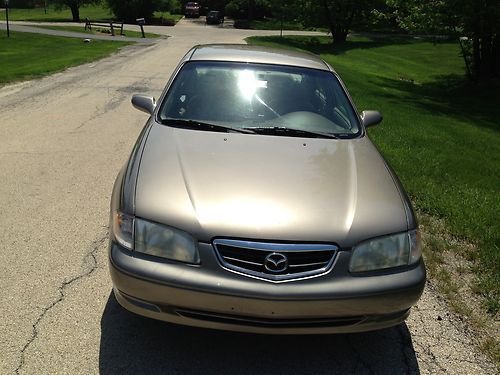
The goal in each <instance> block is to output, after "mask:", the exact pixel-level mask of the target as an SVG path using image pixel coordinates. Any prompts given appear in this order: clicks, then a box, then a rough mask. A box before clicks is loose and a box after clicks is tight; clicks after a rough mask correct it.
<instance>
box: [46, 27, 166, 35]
mask: <svg viewBox="0 0 500 375" xmlns="http://www.w3.org/2000/svg"><path fill="white" fill-rule="evenodd" d="M37 27H40V28H42V29H50V30H64V31H73V32H77V33H85V34H97V35H99V34H102V33H101V32H99V31H98V30H102V31H104V33H105V34H108V33H106V31H109V27H98V26H92V30H85V28H84V26H83V25H82V26H37ZM146 27H147V26H146ZM137 28H138V29H139V26H137ZM123 34H124V36H127V37H131V38H142V34H141V32H140V31H130V30H123ZM109 35H110V36H111V32H110V33H109ZM115 35H116V36H119V35H120V30H119V29H115ZM144 35H146V38H160V37H163V36H164V35H160V34H153V33H146V32H145V33H144Z"/></svg>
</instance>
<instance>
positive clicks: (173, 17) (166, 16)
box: [153, 11, 184, 23]
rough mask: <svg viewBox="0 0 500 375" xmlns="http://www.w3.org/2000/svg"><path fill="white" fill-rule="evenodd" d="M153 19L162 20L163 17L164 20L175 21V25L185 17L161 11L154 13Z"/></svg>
mask: <svg viewBox="0 0 500 375" xmlns="http://www.w3.org/2000/svg"><path fill="white" fill-rule="evenodd" d="M153 17H154V18H155V19H160V18H161V17H163V18H164V19H171V20H174V21H175V23H177V22H179V20H180V19H181V18H182V17H184V15H182V14H171V13H170V12H160V11H156V12H154V14H153Z"/></svg>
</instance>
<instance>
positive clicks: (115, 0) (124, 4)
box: [106, 0, 159, 23]
mask: <svg viewBox="0 0 500 375" xmlns="http://www.w3.org/2000/svg"><path fill="white" fill-rule="evenodd" d="M106 2H107V3H108V6H109V8H110V9H111V10H112V11H113V13H114V14H115V16H116V18H117V19H118V20H120V21H121V20H123V21H125V22H127V23H136V21H135V20H136V19H137V18H145V19H146V21H147V22H151V19H152V18H153V13H154V11H155V10H156V9H157V8H158V6H159V0H106Z"/></svg>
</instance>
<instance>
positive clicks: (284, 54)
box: [188, 44, 331, 71]
mask: <svg viewBox="0 0 500 375" xmlns="http://www.w3.org/2000/svg"><path fill="white" fill-rule="evenodd" d="M188 60H190V61H231V62H245V63H260V64H275V65H289V66H298V67H303V68H311V69H320V70H326V71H330V70H331V68H330V66H329V65H327V64H326V63H325V62H324V61H323V60H321V58H319V57H318V56H316V55H313V54H312V53H304V52H297V51H292V50H286V49H277V48H269V47H262V46H250V45H247V44H206V45H199V46H196V47H194V48H193V50H192V53H191V54H190V56H189V58H188Z"/></svg>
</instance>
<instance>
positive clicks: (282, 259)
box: [264, 253, 288, 273]
mask: <svg viewBox="0 0 500 375" xmlns="http://www.w3.org/2000/svg"><path fill="white" fill-rule="evenodd" d="M264 267H265V268H266V270H268V271H269V272H273V273H278V272H283V271H285V270H286V269H287V268H288V258H287V257H286V255H283V254H281V253H271V254H269V255H268V256H267V257H266V259H264Z"/></svg>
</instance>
